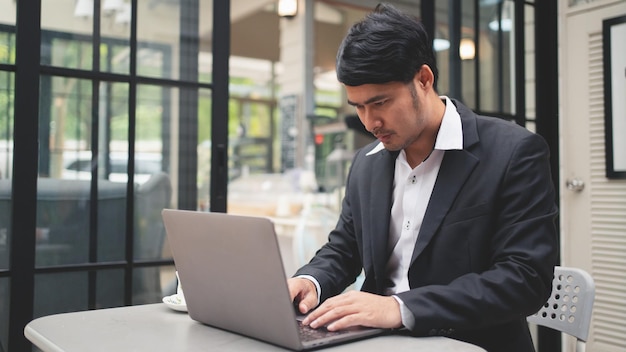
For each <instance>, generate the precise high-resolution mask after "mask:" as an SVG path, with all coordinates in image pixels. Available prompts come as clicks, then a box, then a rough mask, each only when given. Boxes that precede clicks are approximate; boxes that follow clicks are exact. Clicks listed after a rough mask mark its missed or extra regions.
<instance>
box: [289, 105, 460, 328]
mask: <svg viewBox="0 0 626 352" xmlns="http://www.w3.org/2000/svg"><path fill="white" fill-rule="evenodd" d="M441 99H442V101H444V103H445V104H446V109H445V112H444V115H443V119H442V121H441V126H440V127H439V131H438V133H437V138H436V140H435V146H434V149H433V151H432V152H431V154H430V155H429V156H428V157H427V158H426V160H424V161H423V162H422V163H421V164H419V165H418V166H416V167H415V168H414V169H411V167H410V166H409V164H408V162H407V160H406V153H405V151H404V150H402V151H401V152H400V153H399V154H398V158H397V159H396V165H395V171H394V184H393V199H392V207H391V219H390V222H389V242H388V246H387V249H388V251H389V252H390V253H391V255H390V257H389V261H388V262H387V275H388V278H389V283H390V285H389V286H388V287H387V288H386V290H385V294H387V295H392V296H393V297H394V298H395V299H396V300H397V301H398V303H399V304H400V313H401V314H402V324H403V325H404V326H405V327H407V328H410V327H412V326H413V325H414V323H415V321H414V319H413V315H412V314H411V312H410V311H409V310H408V308H407V307H406V306H405V305H404V302H402V300H401V299H400V298H399V297H397V296H395V294H396V293H399V292H404V291H408V290H409V281H408V269H409V265H410V264H411V256H412V255H413V249H414V247H415V243H416V241H417V236H418V234H419V230H420V227H421V226H422V220H423V219H424V214H425V213H426V207H427V206H428V201H429V199H430V196H431V194H432V191H433V187H434V185H435V181H436V180H437V174H438V172H439V167H440V166H441V161H442V160H443V155H444V152H445V151H446V150H455V149H456V150H460V149H463V127H462V125H461V117H460V115H459V113H458V112H457V110H456V107H455V106H454V104H453V103H452V101H450V99H449V98H448V97H446V96H442V97H441ZM383 149H384V146H383V144H382V143H379V144H378V145H376V146H375V147H374V148H373V149H372V150H371V151H369V152H368V153H367V154H366V155H373V154H376V153H378V152H379V151H381V150H383ZM301 277H304V278H307V279H309V280H311V281H313V283H314V284H315V286H316V288H317V298H318V302H319V299H320V297H321V288H320V285H319V283H318V281H317V280H316V279H315V278H314V277H311V276H308V275H303V276H301Z"/></svg>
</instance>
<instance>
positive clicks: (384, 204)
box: [365, 150, 398, 291]
mask: <svg viewBox="0 0 626 352" xmlns="http://www.w3.org/2000/svg"><path fill="white" fill-rule="evenodd" d="M397 156H398V153H397V152H388V151H386V150H383V151H380V152H378V153H377V154H375V155H371V156H368V157H371V158H380V160H377V161H376V162H374V163H372V164H371V165H372V166H374V167H372V169H371V173H372V178H371V183H370V185H369V186H370V190H371V198H370V199H371V200H370V201H369V202H368V203H369V204H371V207H370V209H369V220H368V224H369V226H367V227H365V229H367V230H366V231H368V232H369V235H368V236H366V238H369V244H370V248H369V253H370V255H371V259H372V264H373V267H374V272H375V274H376V276H375V277H379V278H381V277H385V268H386V266H387V259H388V255H387V242H388V241H389V221H390V216H391V192H392V190H393V175H394V168H395V161H396V158H397ZM365 262H367V260H366V261H365ZM382 284H384V283H383V282H377V286H378V290H379V291H380V290H382Z"/></svg>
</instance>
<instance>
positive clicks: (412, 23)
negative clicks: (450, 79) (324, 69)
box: [336, 3, 438, 87]
mask: <svg viewBox="0 0 626 352" xmlns="http://www.w3.org/2000/svg"><path fill="white" fill-rule="evenodd" d="M424 64H426V65H428V66H429V67H430V69H431V70H432V71H433V75H434V80H435V81H434V85H433V86H435V87H436V83H437V77H438V70H437V64H436V62H435V55H434V52H433V48H432V41H431V40H430V39H429V38H428V34H427V33H426V29H425V28H424V25H423V24H422V22H421V21H420V20H418V19H417V18H416V17H414V16H411V15H408V14H405V13H402V12H400V11H399V10H398V9H396V8H395V7H393V6H391V5H389V4H385V3H381V4H378V5H377V6H376V8H375V9H374V10H373V11H372V12H370V13H369V14H368V15H367V16H366V17H365V18H364V19H363V20H361V21H360V22H357V23H356V24H354V25H353V26H352V27H351V28H350V30H349V31H348V34H347V35H346V37H345V38H344V39H343V41H342V43H341V45H340V46H339V50H338V52H337V67H336V70H337V79H338V80H339V82H341V83H343V84H345V85H348V86H359V85H362V84H381V83H389V82H403V83H408V82H410V81H411V80H412V79H413V77H414V76H415V74H416V73H417V72H418V71H419V70H420V68H421V67H422V65H424Z"/></svg>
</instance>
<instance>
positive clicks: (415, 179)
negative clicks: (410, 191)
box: [409, 175, 417, 185]
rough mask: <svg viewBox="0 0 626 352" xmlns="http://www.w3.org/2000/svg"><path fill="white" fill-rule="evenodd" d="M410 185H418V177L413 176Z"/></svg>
mask: <svg viewBox="0 0 626 352" xmlns="http://www.w3.org/2000/svg"><path fill="white" fill-rule="evenodd" d="M409 183H410V184H412V185H414V184H416V183H417V177H416V176H415V175H413V177H411V178H409Z"/></svg>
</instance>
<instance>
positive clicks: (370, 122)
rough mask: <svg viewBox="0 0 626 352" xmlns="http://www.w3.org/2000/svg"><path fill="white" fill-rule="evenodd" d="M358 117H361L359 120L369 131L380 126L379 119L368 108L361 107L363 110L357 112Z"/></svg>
mask: <svg viewBox="0 0 626 352" xmlns="http://www.w3.org/2000/svg"><path fill="white" fill-rule="evenodd" d="M359 117H360V118H361V122H362V123H363V126H365V129H366V130H368V131H369V132H373V131H374V130H377V129H379V128H380V127H381V126H382V121H381V119H380V118H379V117H378V116H377V115H376V114H374V113H372V111H371V110H369V109H363V111H361V113H360V114H359Z"/></svg>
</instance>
